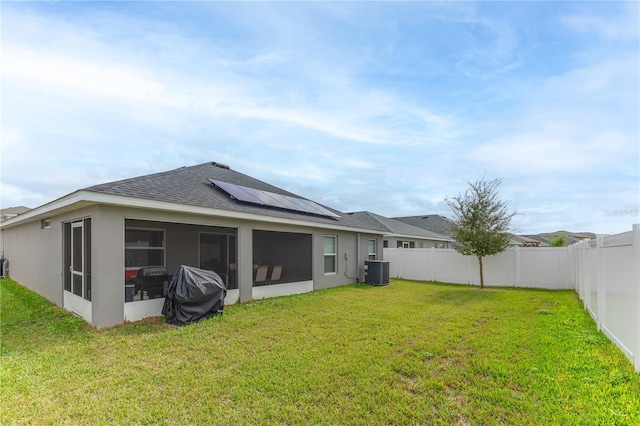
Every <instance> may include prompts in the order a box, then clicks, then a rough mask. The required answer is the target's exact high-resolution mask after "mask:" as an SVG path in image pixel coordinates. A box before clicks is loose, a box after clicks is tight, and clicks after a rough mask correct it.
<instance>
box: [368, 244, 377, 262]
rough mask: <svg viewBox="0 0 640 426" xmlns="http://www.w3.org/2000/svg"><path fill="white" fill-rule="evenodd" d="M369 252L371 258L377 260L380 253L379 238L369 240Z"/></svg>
mask: <svg viewBox="0 0 640 426" xmlns="http://www.w3.org/2000/svg"><path fill="white" fill-rule="evenodd" d="M371 243H373V251H371V247H372V246H371ZM367 252H368V253H367V256H368V258H369V260H376V257H377V255H378V240H376V239H372V240H368V241H367Z"/></svg>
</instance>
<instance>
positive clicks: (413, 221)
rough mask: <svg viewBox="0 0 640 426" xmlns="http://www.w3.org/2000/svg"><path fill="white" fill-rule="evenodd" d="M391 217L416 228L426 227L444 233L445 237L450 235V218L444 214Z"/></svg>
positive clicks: (440, 233)
mask: <svg viewBox="0 0 640 426" xmlns="http://www.w3.org/2000/svg"><path fill="white" fill-rule="evenodd" d="M392 219H395V220H399V221H400V222H404V223H406V224H408V225H412V226H415V227H417V228H422V229H426V230H427V231H430V232H435V233H436V234H439V235H444V236H445V237H451V231H450V230H449V224H450V223H451V220H450V219H448V218H446V217H444V216H440V215H439V214H430V215H423V216H406V217H394V218H392Z"/></svg>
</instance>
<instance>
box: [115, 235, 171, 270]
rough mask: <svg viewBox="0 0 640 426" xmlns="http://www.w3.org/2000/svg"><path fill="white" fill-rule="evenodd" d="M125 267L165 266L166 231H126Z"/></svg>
mask: <svg viewBox="0 0 640 426" xmlns="http://www.w3.org/2000/svg"><path fill="white" fill-rule="evenodd" d="M124 235H125V237H124V238H125V242H124V266H125V267H126V268H142V267H145V266H164V231H163V230H161V229H135V228H127V229H125V231H124Z"/></svg>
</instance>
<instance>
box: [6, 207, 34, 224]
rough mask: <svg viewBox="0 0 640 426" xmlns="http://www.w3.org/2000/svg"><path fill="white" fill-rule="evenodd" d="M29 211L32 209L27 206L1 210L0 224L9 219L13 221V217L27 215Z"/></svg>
mask: <svg viewBox="0 0 640 426" xmlns="http://www.w3.org/2000/svg"><path fill="white" fill-rule="evenodd" d="M29 210H31V209H30V208H29V207H25V206H18V207H8V208H6V209H0V222H2V221H5V220H7V219H11V218H12V217H16V216H18V215H19V214H22V213H26V212H28V211H29Z"/></svg>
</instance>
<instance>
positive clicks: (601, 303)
mask: <svg viewBox="0 0 640 426" xmlns="http://www.w3.org/2000/svg"><path fill="white" fill-rule="evenodd" d="M603 242H604V237H598V238H596V250H597V251H596V262H597V263H596V265H597V271H596V276H595V279H596V287H597V289H598V330H602V327H603V326H604V327H606V324H605V313H606V309H605V308H606V303H605V299H606V296H605V288H604V287H605V286H604V253H603V252H602V250H603V248H602V245H603Z"/></svg>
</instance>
